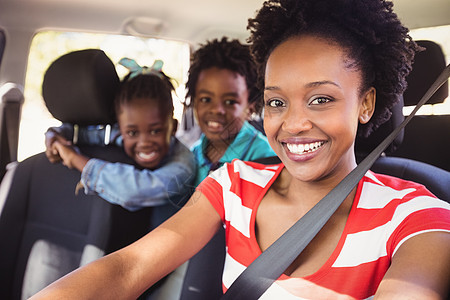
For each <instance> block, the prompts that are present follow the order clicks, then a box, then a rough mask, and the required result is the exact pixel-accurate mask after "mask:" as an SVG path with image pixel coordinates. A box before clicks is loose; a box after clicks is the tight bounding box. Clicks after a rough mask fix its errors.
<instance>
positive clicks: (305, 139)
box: [264, 36, 375, 181]
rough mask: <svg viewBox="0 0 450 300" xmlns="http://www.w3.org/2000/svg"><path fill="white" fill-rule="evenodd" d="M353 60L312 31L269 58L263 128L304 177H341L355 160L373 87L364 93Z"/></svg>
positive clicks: (293, 169) (289, 166)
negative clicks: (360, 127)
mask: <svg viewBox="0 0 450 300" xmlns="http://www.w3.org/2000/svg"><path fill="white" fill-rule="evenodd" d="M350 63H352V61H351V60H349V58H348V57H347V56H346V52H345V49H343V48H342V47H340V46H339V45H338V44H336V43H333V42H329V41H327V40H325V39H320V38H317V37H314V36H299V37H294V38H290V39H288V40H286V41H284V42H283V43H281V44H280V45H278V46H277V47H276V48H275V49H274V51H273V52H272V53H271V54H270V56H269V58H268V60H267V64H266V71H265V90H264V129H265V132H266V134H267V138H268V140H269V143H270V145H271V146H272V148H273V149H274V151H275V152H276V154H277V155H278V156H279V157H280V159H281V160H282V161H283V163H284V164H285V166H286V168H287V170H288V171H289V173H290V174H291V175H292V176H294V177H295V178H296V179H298V180H300V181H317V180H321V179H324V178H330V177H331V178H336V180H338V181H340V180H341V179H342V178H343V177H344V176H345V175H347V174H348V173H349V172H350V171H351V170H352V169H353V168H354V167H355V166H356V162H355V156H354V150H353V148H354V141H355V136H356V131H357V127H358V122H364V123H365V122H367V121H368V120H369V119H370V117H371V115H372V113H373V108H374V105H375V90H374V89H373V88H371V89H369V90H368V91H365V92H363V93H361V91H360V85H361V72H360V71H359V70H358V69H357V68H354V67H353V68H351V67H349V65H350Z"/></svg>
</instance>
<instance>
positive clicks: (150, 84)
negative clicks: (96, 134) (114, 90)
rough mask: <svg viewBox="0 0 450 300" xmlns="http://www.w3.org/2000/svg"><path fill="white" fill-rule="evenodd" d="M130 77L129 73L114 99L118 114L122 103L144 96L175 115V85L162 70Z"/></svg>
mask: <svg viewBox="0 0 450 300" xmlns="http://www.w3.org/2000/svg"><path fill="white" fill-rule="evenodd" d="M130 77H131V76H130V74H128V75H127V76H125V77H124V79H123V80H122V82H121V83H120V87H119V92H118V94H117V96H116V98H115V101H114V104H115V110H116V115H117V116H118V115H119V114H120V112H121V109H122V105H124V104H129V103H131V102H133V101H134V100H135V99H142V98H144V99H148V101H153V102H152V103H156V104H157V105H158V107H159V108H160V109H161V110H162V112H163V113H164V114H167V115H173V110H174V108H173V99H172V92H173V91H175V87H174V85H173V83H172V79H171V78H170V77H168V76H167V75H166V74H165V73H164V72H162V71H159V72H158V74H139V75H137V76H135V77H132V78H130Z"/></svg>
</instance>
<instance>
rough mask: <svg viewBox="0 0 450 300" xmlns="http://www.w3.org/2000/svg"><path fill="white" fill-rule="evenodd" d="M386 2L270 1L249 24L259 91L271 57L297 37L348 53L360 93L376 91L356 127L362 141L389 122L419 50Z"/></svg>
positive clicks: (357, 0)
mask: <svg viewBox="0 0 450 300" xmlns="http://www.w3.org/2000/svg"><path fill="white" fill-rule="evenodd" d="M392 6H393V4H392V3H391V2H388V1H385V0H332V1H330V0H301V1H299V0H269V1H266V2H264V4H263V7H262V8H261V9H260V10H259V12H258V13H257V15H256V17H255V18H253V19H250V20H249V25H248V29H249V30H250V33H251V36H250V38H249V42H250V43H251V51H252V54H253V56H254V58H255V61H256V63H257V64H258V73H259V78H258V79H259V80H258V85H259V86H260V87H263V85H264V69H265V64H266V62H267V59H268V57H269V55H270V53H271V52H272V51H273V49H274V48H276V47H277V46H278V45H279V44H280V43H282V42H283V41H285V40H287V39H288V38H290V37H293V36H298V35H303V34H307V35H314V36H318V37H320V38H325V39H327V40H330V41H332V42H334V43H337V44H338V45H340V46H341V47H343V48H344V49H346V51H347V56H348V58H350V59H351V60H352V61H353V64H352V67H356V68H358V69H359V70H360V71H361V73H362V84H361V87H360V92H361V93H363V92H364V91H366V90H367V89H368V88H369V87H371V86H373V87H375V89H376V91H377V100H376V106H375V112H374V115H373V117H372V119H371V120H370V121H369V122H368V123H367V124H364V125H361V124H360V126H359V128H358V135H360V136H364V137H367V136H368V135H369V134H370V133H371V132H373V131H374V130H375V129H376V128H377V127H378V126H380V125H381V124H383V123H384V122H386V121H387V120H388V119H389V118H390V116H391V108H392V107H393V106H394V105H395V104H396V103H397V102H398V101H399V99H400V97H401V95H402V94H403V92H404V90H405V89H406V80H405V77H406V76H407V75H408V74H409V72H410V71H411V65H412V61H413V59H414V54H415V52H416V51H419V50H420V49H419V47H418V46H417V45H416V43H415V42H413V41H412V40H411V38H410V36H409V35H408V29H407V28H405V27H404V26H403V25H402V24H401V23H400V21H399V19H398V18H397V15H396V14H395V13H394V12H393V10H392Z"/></svg>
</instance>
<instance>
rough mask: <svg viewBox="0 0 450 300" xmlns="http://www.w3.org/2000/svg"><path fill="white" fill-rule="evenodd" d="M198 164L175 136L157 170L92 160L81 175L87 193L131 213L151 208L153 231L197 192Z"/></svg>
mask: <svg viewBox="0 0 450 300" xmlns="http://www.w3.org/2000/svg"><path fill="white" fill-rule="evenodd" d="M195 169H196V163H195V158H194V156H193V154H192V153H191V152H190V151H189V149H188V148H187V147H186V146H184V145H183V144H182V143H181V142H180V141H178V140H177V139H176V138H175V137H173V138H172V140H171V144H170V150H169V153H168V154H167V156H166V157H165V158H164V160H163V161H162V165H161V166H160V167H159V168H158V169H155V170H148V169H142V170H140V169H137V168H136V167H134V166H132V165H129V164H123V163H111V162H107V161H104V160H100V159H96V158H92V159H90V160H89V161H88V163H87V164H86V166H85V167H84V169H83V172H82V173H81V183H82V184H83V186H84V191H85V193H86V194H97V195H99V196H100V197H102V198H103V199H105V200H107V201H108V202H110V203H113V204H118V205H120V206H122V207H124V208H126V209H128V210H130V211H135V210H138V209H140V208H143V207H148V206H152V207H154V208H153V212H152V220H151V229H153V228H155V227H156V226H157V225H159V224H160V223H162V222H163V221H165V220H166V219H168V218H169V217H170V216H172V215H173V214H174V213H175V212H176V211H177V210H178V209H179V208H180V207H181V206H182V205H183V204H184V203H185V202H186V201H187V200H188V199H189V197H190V195H191V194H192V192H193V190H194V186H193V180H194V177H195V175H194V174H195Z"/></svg>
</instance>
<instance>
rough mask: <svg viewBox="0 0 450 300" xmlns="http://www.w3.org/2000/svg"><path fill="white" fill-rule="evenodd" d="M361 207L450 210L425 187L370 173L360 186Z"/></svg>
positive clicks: (447, 204) (449, 205) (448, 205)
mask: <svg viewBox="0 0 450 300" xmlns="http://www.w3.org/2000/svg"><path fill="white" fill-rule="evenodd" d="M359 193H360V201H359V202H360V203H359V206H361V207H363V206H366V205H367V206H369V207H370V206H374V205H375V206H380V207H381V206H387V205H388V204H389V205H391V206H392V203H393V202H395V203H397V206H400V205H402V206H403V207H406V206H414V207H415V208H416V209H419V208H427V207H442V208H446V209H450V204H449V203H447V202H445V201H444V200H441V199H438V198H437V197H436V196H435V195H433V193H431V192H430V191H429V190H428V189H427V188H426V187H425V186H424V185H422V184H420V183H417V182H413V181H409V180H405V179H401V178H398V177H394V176H390V175H384V174H378V173H374V172H372V171H368V172H367V173H366V175H365V176H364V178H363V179H362V182H361V186H360V190H359ZM403 204H404V205H403Z"/></svg>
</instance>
